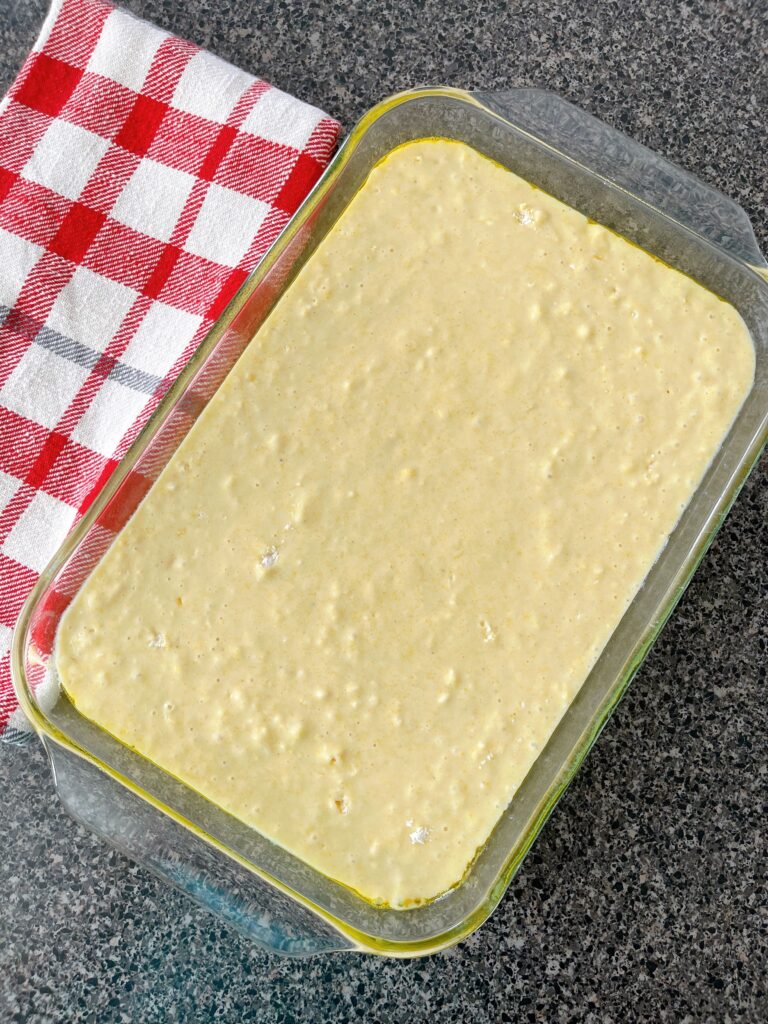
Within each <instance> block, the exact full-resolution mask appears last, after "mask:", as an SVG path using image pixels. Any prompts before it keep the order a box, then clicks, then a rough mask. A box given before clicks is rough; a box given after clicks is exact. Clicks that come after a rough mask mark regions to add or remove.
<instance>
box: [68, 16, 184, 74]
mask: <svg viewBox="0 0 768 1024" xmlns="http://www.w3.org/2000/svg"><path fill="white" fill-rule="evenodd" d="M165 39H168V33H167V32H162V31H161V30H160V29H159V28H155V26H154V25H149V24H147V22H146V21H140V20H139V19H138V18H134V17H132V16H131V15H130V14H126V13H125V12H124V11H113V12H112V13H111V14H110V15H109V17H108V18H107V20H106V21H105V22H104V27H103V28H102V30H101V34H100V35H99V41H98V43H97V44H96V49H95V50H94V51H93V53H92V54H91V59H90V60H89V61H88V68H87V70H88V71H92V72H93V73H94V74H97V75H103V76H104V78H111V79H112V81H113V82H119V83H120V85H125V86H127V88H129V89H133V90H134V91H135V92H139V91H140V90H141V87H142V85H143V84H144V80H145V79H146V77H147V72H148V71H149V69H150V67H151V66H152V61H153V60H154V58H155V54H156V53H157V51H158V49H159V47H160V44H161V43H162V42H163V41H164V40H165Z"/></svg>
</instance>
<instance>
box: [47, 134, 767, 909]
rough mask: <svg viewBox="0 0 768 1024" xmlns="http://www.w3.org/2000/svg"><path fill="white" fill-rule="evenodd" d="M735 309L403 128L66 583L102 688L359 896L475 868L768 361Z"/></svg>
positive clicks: (89, 663)
mask: <svg viewBox="0 0 768 1024" xmlns="http://www.w3.org/2000/svg"><path fill="white" fill-rule="evenodd" d="M753 370H754V349H753V346H752V343H751V340H750V338H749V336H748V333H747V330H746V328H745V325H744V323H743V322H742V320H741V319H740V318H739V316H738V314H737V313H736V311H735V310H734V309H733V308H732V307H731V306H730V305H728V304H726V303H725V302H723V301H721V300H720V299H718V298H717V297H715V296H714V295H712V294H711V293H709V292H707V291H706V290H705V289H703V288H702V287H700V286H699V285H697V284H696V283H694V282H693V281H692V280H690V279H688V278H686V277H684V276H683V275H681V274H679V273H677V272H676V271H674V270H671V269H670V268H669V267H667V266H665V265H663V264H662V263H660V262H658V261H656V260H654V259H653V258H651V257H650V256H649V255H647V254H646V253H644V252H642V251H641V250H639V249H637V248H634V247H633V246H631V245H630V244H629V243H627V242H626V241H624V240H623V239H621V238H619V237H618V236H616V235H614V234H612V233H611V232H609V231H607V230H606V229H604V228H602V227H600V226H598V225H596V224H593V223H590V222H588V221H587V219H586V218H584V217H583V216H582V215H581V214H579V213H576V212H575V211H574V210H572V209H570V208H569V207H567V206H564V205H563V204H562V203H560V202H558V201H557V200H555V199H553V198H551V197H550V196H548V195H546V194H544V193H542V192H541V191H538V190H536V189H534V188H533V187H532V186H531V185H529V184H527V183H526V182H525V181H523V180H521V179H520V178H518V177H516V176H515V175H514V174H512V173H510V172H508V171H506V170H504V169H502V168H500V167H498V166H497V165H495V164H493V163H492V162H490V161H488V160H487V159H485V158H484V157H482V156H480V155H479V154H477V153H476V152H475V151H473V150H471V149H469V148H467V147H466V146H464V145H461V144H457V143H449V142H446V141H440V140H425V141H423V142H419V143H414V144H411V145H409V146H406V147H403V148H401V149H399V150H396V151H395V152H393V153H392V154H391V155H390V156H389V157H387V159H386V160H385V161H384V162H383V163H382V164H381V165H379V166H378V167H377V168H376V169H375V170H374V171H373V172H372V173H371V175H370V177H369V179H368V180H367V182H366V184H365V185H364V186H363V188H362V190H361V191H360V192H359V194H358V195H357V196H356V198H355V199H354V200H353V202H352V203H351V205H350V206H349V208H348V209H347V210H346V212H345V213H344V214H343V216H342V217H341V220H340V221H339V222H338V224H337V225H336V226H335V227H334V229H333V230H332V231H331V233H330V234H329V236H328V237H327V238H326V239H325V240H324V241H323V243H322V244H321V246H320V247H319V249H318V250H317V252H316V253H315V254H314V256H313V257H312V258H311V260H310V261H309V262H308V263H307V265H306V266H305V267H304V269H303V270H302V271H301V273H300V274H299V276H298V277H297V279H296V281H295V282H294V283H293V285H292V286H291V287H290V289H289V290H288V292H287V293H286V294H285V296H284V297H283V298H282V299H281V301H280V302H279V304H278V305H277V307H276V308H275V310H274V311H273V313H272V314H271V316H270V317H269V319H268V321H267V322H266V324H265V325H264V326H263V327H262V329H261V330H260V331H259V333H258V334H257V335H256V337H255V338H254V339H253V342H252V343H251V345H250V346H249V348H248V349H247V351H246V352H245V354H244V355H243V356H242V358H241V359H240V361H239V362H238V364H237V366H236V367H235V369H234V370H233V371H232V372H231V374H230V375H229V377H228V378H227V380H226V382H225V383H224V385H223V386H222V388H221V389H220V391H219V392H218V394H217V395H216V397H215V398H214V399H213V401H212V402H211V403H210V404H209V406H208V407H207V409H206V410H205V412H204V413H203V415H202V416H201V418H200V419H199V420H198V422H197V424H196V426H195V427H194V428H193V430H192V431H191V433H190V434H189V435H188V436H187V438H186V440H185V441H184V443H183V445H182V446H181V448H180V449H179V451H178V452H177V454H176V455H175V457H174V458H173V460H172V461H171V463H170V464H169V465H168V467H167V468H166V470H165V471H164V473H163V474H162V476H161V477H160V479H159V480H158V482H157V484H156V485H155V486H154V487H153V489H152V490H151V491H150V493H149V495H148V496H147V498H146V499H145V500H144V502H143V504H142V505H141V506H140V508H139V509H138V511H137V512H136V514H135V515H134V517H133V518H132V519H131V521H130V522H129V524H128V525H127V527H126V528H125V529H124V530H123V531H122V533H121V534H120V535H119V536H118V538H117V540H116V541H115V542H114V544H113V545H112V547H111V549H110V550H109V552H108V553H107V555H106V557H105V558H104V559H103V561H102V562H101V563H100V564H99V566H98V567H97V569H96V570H95V571H94V573H93V574H92V576H91V577H90V579H89V580H88V581H87V583H86V584H85V586H84V587H83V588H82V590H81V591H80V593H79V594H78V596H77V598H76V599H75V601H74V602H73V604H72V606H71V607H70V609H69V611H68V612H67V614H66V616H65V618H64V620H63V622H62V625H61V629H60V631H59V635H58V647H57V657H58V667H59V671H60V675H61V679H62V681H63V685H64V687H65V689H66V691H67V693H68V694H69V695H70V697H71V699H72V700H73V701H74V703H75V704H76V706H77V707H78V708H79V710H80V711H81V712H82V713H83V714H84V715H87V716H88V717H89V718H92V719H94V720H95V721H97V722H99V723H100V724H101V725H103V726H104V727H105V728H106V729H108V730H109V731H110V732H112V733H114V734H115V735H116V736H118V737H119V738H120V739H122V740H123V741H125V742H126V743H128V744H130V745H131V746H133V747H135V748H136V749H137V750H139V751H140V752H141V753H142V754H145V755H146V756H147V757H149V758H151V759H152V760H153V761H155V762H156V763H157V764H159V765H161V766H162V767H164V768H166V769H168V770H169V771H170V772H173V773H174V774H175V775H177V776H179V777H181V778H182V779H184V780H185V781H186V782H188V783H189V784H190V785H191V786H193V787H195V788H196V789H197V790H199V791H200V792H201V793H203V794H205V796H207V797H209V798H210V799H211V800H213V801H215V802H216V803H217V804H219V805H221V806H222V807H224V808H226V809H227V810H228V811H231V813H232V814H234V815H236V816H237V817H238V818H241V819H243V820H244V821H246V822H248V823H249V824H251V825H253V826H254V827H255V828H257V829H258V830H260V831H261V832H262V833H264V834H265V835H267V836H269V837H271V838H272V839H274V840H276V841H277V842H278V843H280V844H282V845H283V846H285V847H286V848H288V849H289V850H291V851H293V852H294V853H296V854H297V855H298V856H299V857H301V858H303V859H305V860H306V861H308V862H309V863H310V864H312V865H314V866H315V867H316V868H318V869H319V870H320V871H322V872H324V873H326V874H327V875H329V876H331V877H333V878H336V879H338V880H339V881H341V882H343V883H345V884H346V885H348V886H351V887H353V888H354V889H356V890H358V891H359V892H360V893H362V894H363V895H364V896H366V897H368V898H371V899H374V900H381V901H386V902H388V903H389V904H390V905H392V906H403V905H406V904H407V903H408V902H409V901H412V900H423V899H427V898H429V897H433V896H436V895H437V894H439V893H441V892H443V891H444V890H446V889H448V888H449V887H451V886H453V885H454V884H455V883H457V882H458V881H459V880H460V879H461V877H462V875H463V874H464V872H465V870H466V868H467V866H468V864H469V863H470V861H471V860H472V858H473V856H474V854H475V852H476V850H477V849H478V847H480V846H481V845H482V844H483V843H484V842H485V840H486V839H487V837H488V835H489V834H490V832H491V830H492V829H493V826H494V824H495V823H496V821H497V819H498V818H499V816H500V815H501V813H502V811H503V810H504V808H505V807H506V806H507V804H508V803H509V800H510V798H511V797H512V796H513V795H514V793H515V791H516V790H517V789H518V787H519V786H520V784H521V783H522V781H523V779H524V778H525V775H526V773H527V772H528V770H529V769H530V767H531V765H532V764H533V762H534V761H535V759H536V757H537V756H538V754H539V752H540V751H541V749H542V747H543V746H544V744H545V743H546V741H547V739H548V737H549V736H550V734H551V732H552V731H553V729H554V727H555V726H556V725H557V723H558V721H559V719H560V717H561V716H562V714H563V712H564V711H565V709H566V708H567V707H568V705H569V703H570V702H571V700H572V699H573V697H574V695H575V694H576V693H577V691H578V689H579V687H580V686H581V685H582V683H583V682H584V679H585V678H586V676H587V674H588V672H589V670H590V668H591V667H592V665H593V663H594V661H595V659H596V657H597V655H598V654H599V653H600V651H601V650H602V648H603V647H604V645H605V644H606V642H607V640H608V639H609V637H610V635H611V633H612V632H613V631H614V629H615V627H616V625H617V623H618V622H619V619H620V618H621V616H622V614H623V613H624V611H625V609H626V608H627V606H628V604H629V603H630V601H631V599H632V597H633V596H634V594H635V592H636V591H637V589H638V587H639V586H640V584H641V583H642V581H643V578H644V577H645V575H646V574H647V572H648V570H649V569H650V567H651V565H652V564H653V562H654V560H655V559H656V557H657V555H658V553H659V551H660V549H661V547H662V546H663V545H664V543H665V540H666V538H667V537H668V535H669V533H670V532H671V530H672V528H673V527H674V525H675V523H676V521H677V519H678V517H679V515H680V512H681V510H682V509H683V508H684V506H685V505H686V503H687V502H688V500H689V498H690V497H691V494H692V492H693V491H694V489H695V487H696V485H697V484H698V482H699V480H700V479H701V477H702V474H703V473H704V471H705V469H706V467H707V465H708V463H709V462H710V460H711V459H712V457H713V455H714V453H715V452H716V451H717V449H718V447H719V445H720V443H721V441H722V440H723V438H724V436H725V434H726V432H727V430H728V427H729V425H730V424H731V422H732V420H733V419H734V416H735V414H736V412H737V410H738V408H739V406H740V404H741V403H742V401H743V399H744V397H745V395H746V393H747V391H748V389H749V386H750V384H751V381H752V377H753Z"/></svg>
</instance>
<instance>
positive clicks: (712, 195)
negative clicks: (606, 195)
mask: <svg viewBox="0 0 768 1024" xmlns="http://www.w3.org/2000/svg"><path fill="white" fill-rule="evenodd" d="M473 96H474V98H475V99H476V100H477V101H478V102H479V103H481V104H482V105H483V106H484V107H486V108H487V109H488V110H490V111H491V112H492V113H494V114H496V115H497V116H499V117H502V118H504V120H506V121H509V122H510V123H511V124H512V125H513V126H514V127H518V128H522V129H523V130H524V131H526V132H528V133H530V134H531V135H533V136H535V137H536V138H537V139H539V140H541V141H542V142H544V143H545V144H547V145H551V146H555V147H556V148H557V149H560V150H562V152H564V153H565V154H566V155H567V156H569V157H571V159H573V160H576V161H577V162H578V163H581V164H583V165H584V166H586V167H588V168H589V169H590V170H592V171H596V172H597V173H598V174H599V175H601V177H604V178H607V179H608V180H609V181H612V182H613V183H614V184H616V185H618V186H619V187H620V188H624V189H626V190H627V191H628V192H631V193H633V194H634V195H636V196H638V197H639V198H640V199H642V200H644V201H645V202H647V203H649V204H650V205H651V206H654V207H656V208H657V209H659V210H661V211H662V212H663V213H665V214H667V216H669V217H672V218H673V219H674V220H676V221H678V222H679V223H681V224H684V225H685V226H686V227H687V228H690V229H691V230H692V231H695V232H696V233H697V234H699V235H702V236H703V237H704V238H706V239H707V240H708V241H709V242H712V243H713V244H714V245H716V246H718V247H719V248H720V249H724V250H725V251H726V252H727V253H729V254H730V255H731V256H735V257H737V258H738V259H740V260H743V261H744V262H745V263H749V264H751V265H752V266H755V267H757V268H759V269H760V271H761V272H763V273H764V272H765V269H766V268H767V267H768V263H766V260H765V258H764V256H763V254H762V253H761V252H760V249H759V247H758V244H757V240H756V239H755V235H754V232H753V230H752V224H751V223H750V220H749V217H748V216H747V214H746V213H745V212H744V210H743V209H742V208H741V207H740V206H739V204H738V203H736V202H734V201H733V200H732V199H728V198H727V196H724V195H723V194H722V193H721V192H718V191H717V189H714V188H712V187H711V186H710V185H706V184H704V182H703V181H700V180H699V179H698V178H696V177H695V176H694V175H692V174H689V172H688V171H684V170H682V168H680V167H676V166H675V164H673V163H670V162H669V161H668V160H665V159H664V157H661V156H659V155H658V154H656V153H654V152H653V151H652V150H650V149H647V148H646V147H645V146H643V145H641V144H640V143H639V142H635V141H634V140H633V139H630V138H628V136H626V135H624V134H623V133H622V132H620V131H618V130H617V129H616V128H611V127H610V126H609V125H607V124H604V123H603V122H602V121H599V120H598V119H597V118H596V117H593V116H592V115H591V114H588V113H586V112H585V111H583V110H580V109H579V108H578V107H575V106H573V104H572V103H569V102H568V101H567V100H564V99H562V98H561V97H560V96H558V95H556V94H555V93H552V92H548V91H547V90H545V89H508V90H502V91H499V92H475V93H473Z"/></svg>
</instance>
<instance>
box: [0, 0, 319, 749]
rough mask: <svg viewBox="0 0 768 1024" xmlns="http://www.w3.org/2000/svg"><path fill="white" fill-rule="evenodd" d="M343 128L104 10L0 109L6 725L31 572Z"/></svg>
mask: <svg viewBox="0 0 768 1024" xmlns="http://www.w3.org/2000/svg"><path fill="white" fill-rule="evenodd" d="M338 133H339V125H338V124H337V123H336V122H335V121H334V120H332V119H331V118H329V117H327V116H326V115H325V114H323V113H322V112H321V111H320V110H317V109H316V108H315V107H312V106H309V105H308V104H306V103H302V102H300V101H299V100H297V99H294V98H293V97H292V96H289V95H287V94H286V93H284V92H281V91H280V90H279V89H275V88H273V87H272V86H270V85H269V84H268V83H267V82H265V81H262V80H261V79H258V78H254V77H253V76H251V75H249V74H246V73H245V72H243V71H240V70H238V69H237V68H235V67H232V66H231V65H230V64H227V63H225V62H224V61H223V60H220V59H219V58H217V57H214V56H212V55H211V54H210V53H206V52H205V51H203V50H201V49H200V48H199V47H197V46H194V45H193V44H191V43H188V42H185V41H183V40H181V39H179V38H177V37H175V36H172V35H169V34H168V33H167V32H163V31H161V30H160V29H158V28H155V27H154V26H153V25H150V24H148V23H146V22H144V21H141V20H139V19H138V18H136V17H134V16H133V15H130V14H127V13H126V12H124V11H121V10H119V9H116V8H114V7H112V6H111V5H110V4H108V3H105V2H103V0H55V2H54V3H53V6H52V7H51V10H50V12H49V14H48V17H47V18H46V21H45V24H44V25H43V28H42V31H41V34H40V37H39V39H38V40H37V42H36V44H35V46H34V49H33V50H32V52H31V53H30V55H29V57H28V58H27V60H26V61H25V63H24V66H23V67H22V69H21V71H20V73H19V75H18V78H17V79H16V81H15V82H14V84H13V86H12V87H11V89H10V91H9V92H8V94H7V96H6V97H5V99H4V100H3V101H2V103H0V734H4V738H5V739H6V740H19V739H20V737H21V734H22V733H23V732H24V731H25V729H26V721H25V719H24V718H23V715H22V714H21V712H20V711H19V710H18V708H17V707H16V701H15V697H14V694H13V689H12V687H11V680H10V644H11V635H12V630H13V626H14V623H15V621H16V619H17V617H18V614H19V611H20V610H21V606H22V604H23V602H24V600H25V598H26V596H27V594H28V593H29V591H30V590H31V588H32V586H33V585H34V583H35V581H36V580H37V578H38V575H39V573H40V572H41V570H42V569H43V568H44V567H45V565H46V563H47V562H48V560H49V559H50V557H51V555H52V554H53V553H54V551H55V550H56V548H57V547H58V546H59V544H60V543H61V541H62V540H63V538H64V536H65V535H66V533H67V531H68V530H69V529H70V527H71V526H72V524H73V523H74V522H75V521H76V519H77V518H78V517H79V516H80V515H82V513H83V512H84V511H85V509H86V508H87V507H88V505H89V504H90V502H91V501H92V500H93V498H94V497H95V495H96V494H97V493H98V491H99V489H100V488H101V487H102V485H103V484H104V482H105V481H106V479H107V478H108V477H109V475H110V473H111V472H112V470H113V469H114V467H115V466H116V464H117V462H118V460H119V459H120V457H121V456H122V455H123V454H124V453H125V451H126V449H127V448H128V446H129V445H130V443H131V441H132V440H133V439H134V438H135V437H136V435H137V433H138V432H139V430H140V428H141V426H142V425H143V424H144V423H145V422H146V420H147V418H148V417H149V415H150V414H151V412H152V411H153V409H154V408H155V407H156V406H157V404H158V402H159V401H160V399H161V398H162V396H163V394H164V393H165V391H166V390H167V388H168V386H169V384H170V383H171V382H172V381H173V380H174V378H175V377H176V375H177V374H178V373H179V371H180V369H181V368H182V367H183V365H184V363H185V362H186V360H187V359H188V358H189V356H190V355H191V353H192V352H193V350H194V349H195V347H196V346H197V345H198V343H199V342H200V341H201V339H202V338H203V336H204V335H205V334H206V332H207V331H208V329H209V328H210V326H211V323H212V322H213V320H214V319H215V318H216V317H217V316H218V314H219V313H220V312H221V311H222V310H223V309H224V307H225V306H226V304H227V302H228V301H229V299H230V298H231V297H232V296H233V294H234V293H235V291H236V290H237V288H238V287H239V286H240V285H241V284H242V282H243V281H244V280H245V278H246V277H247V275H248V274H249V273H250V271H252V270H253V268H254V267H255V266H256V264H257V263H258V262H259V260H260V258H261V257H262V256H263V254H264V253H265V251H266V250H267V248H268V247H269V245H270V244H271V243H272V242H273V241H274V239H275V237H276V236H277V234H278V233H279V232H280V230H281V229H282V228H283V226H284V225H285V224H286V223H287V221H288V219H289V218H290V216H291V214H292V213H293V211H294V210H295V209H296V208H297V206H298V205H299V203H300V202H301V200H302V199H303V198H304V196H305V195H306V194H307V192H308V191H309V189H310V188H311V187H312V185H313V184H314V182H315V181H316V180H317V178H318V177H319V175H320V174H321V172H322V170H323V168H324V167H325V165H326V163H327V162H328V160H329V159H330V156H331V154H332V152H333V150H334V148H335V146H336V142H337V140H338Z"/></svg>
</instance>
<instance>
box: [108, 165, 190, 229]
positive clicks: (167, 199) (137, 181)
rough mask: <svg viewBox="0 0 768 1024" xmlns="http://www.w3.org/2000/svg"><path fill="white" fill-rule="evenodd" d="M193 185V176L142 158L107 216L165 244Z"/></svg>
mask: <svg viewBox="0 0 768 1024" xmlns="http://www.w3.org/2000/svg"><path fill="white" fill-rule="evenodd" d="M194 183H195V177H194V175H192V174H187V172H186V171H177V170H175V169H174V168H173V167H166V165H165V164H160V163H158V162H157V161H156V160H150V159H149V158H148V157H144V159H143V160H142V161H141V162H140V163H139V165H138V167H137V168H136V170H135V171H134V172H133V174H132V175H131V177H130V178H129V180H128V183H127V184H126V186H125V188H124V189H123V191H122V192H121V193H120V195H119V196H118V197H117V202H116V203H115V205H114V207H113V209H112V214H111V215H112V217H113V218H114V219H115V220H117V221H119V222H120V223H121V224H125V225H127V226H128V227H129V228H133V229H134V230H135V231H140V232H141V233H142V234H144V235H149V236H150V237H152V238H157V239H159V240H160V241H161V242H167V241H169V240H170V237H171V234H172V233H173V229H174V228H175V226H176V223H177V221H178V219H179V217H180V216H181V212H182V210H183V209H184V204H185V203H186V201H187V199H188V197H189V193H190V192H191V191H192V186H193V185H194Z"/></svg>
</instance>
